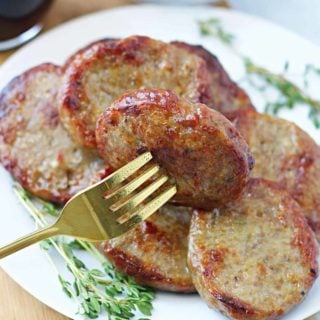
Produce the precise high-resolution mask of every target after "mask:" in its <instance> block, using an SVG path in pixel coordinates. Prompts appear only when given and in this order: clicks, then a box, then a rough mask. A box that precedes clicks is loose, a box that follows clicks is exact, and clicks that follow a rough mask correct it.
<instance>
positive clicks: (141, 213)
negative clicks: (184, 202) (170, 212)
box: [118, 186, 177, 229]
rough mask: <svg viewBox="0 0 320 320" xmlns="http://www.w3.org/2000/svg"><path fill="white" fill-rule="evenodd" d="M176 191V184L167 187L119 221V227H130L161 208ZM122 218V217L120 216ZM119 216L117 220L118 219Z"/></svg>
mask: <svg viewBox="0 0 320 320" xmlns="http://www.w3.org/2000/svg"><path fill="white" fill-rule="evenodd" d="M176 192H177V188H176V186H171V187H169V188H167V189H166V190H165V191H164V192H162V193H161V194H159V195H158V196H157V197H155V198H154V199H152V200H151V201H150V202H149V203H147V204H146V205H144V206H143V207H142V208H141V209H137V210H136V211H135V212H133V216H132V215H131V216H132V217H131V218H129V219H127V220H126V221H121V222H119V221H118V222H119V223H121V228H125V229H130V228H132V227H133V226H134V225H136V224H137V223H139V222H141V221H143V220H145V219H147V218H149V217H150V216H151V215H152V214H153V213H154V212H156V211H157V210H158V209H159V208H161V207H162V206H163V205H164V204H165V203H166V202H167V201H168V200H170V199H171V198H172V197H173V196H174V195H175V194H176ZM121 218H122V217H121ZM121 218H119V219H118V220H120V219H121Z"/></svg>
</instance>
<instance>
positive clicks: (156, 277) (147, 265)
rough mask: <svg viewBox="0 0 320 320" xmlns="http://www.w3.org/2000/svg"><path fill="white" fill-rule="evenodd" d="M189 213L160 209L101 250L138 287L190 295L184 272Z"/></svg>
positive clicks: (186, 274) (188, 210) (170, 208)
mask: <svg viewBox="0 0 320 320" xmlns="http://www.w3.org/2000/svg"><path fill="white" fill-rule="evenodd" d="M191 214H192V210H191V209H188V208H183V207H180V208H179V207H176V206H169V205H167V206H164V207H163V208H162V209H160V211H159V212H157V213H155V214H154V215H152V216H151V217H150V218H149V219H148V220H146V221H144V222H142V223H140V225H138V226H136V227H135V228H134V229H133V230H131V231H129V232H128V233H126V234H125V235H123V236H121V237H118V238H115V239H113V240H111V241H109V242H106V243H103V244H102V245H101V249H102V250H103V252H104V253H105V255H106V256H107V258H108V260H110V261H111V262H112V263H113V264H114V265H115V266H116V267H117V268H118V269H119V270H121V271H123V272H125V273H126V274H128V275H129V276H131V277H133V278H134V279H135V280H136V281H137V282H138V283H140V284H143V285H148V286H151V287H154V288H157V289H161V290H166V291H174V292H185V293H187V292H194V291H195V289H194V286H193V283H192V280H191V275H190V274H189V271H188V268H187V248H188V241H187V238H188V232H189V224H190V218H191Z"/></svg>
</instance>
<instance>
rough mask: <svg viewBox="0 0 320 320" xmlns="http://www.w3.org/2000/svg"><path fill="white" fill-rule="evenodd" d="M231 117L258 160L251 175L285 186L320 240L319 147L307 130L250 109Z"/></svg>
mask: <svg viewBox="0 0 320 320" xmlns="http://www.w3.org/2000/svg"><path fill="white" fill-rule="evenodd" d="M229 118H230V119H231V120H232V121H233V123H234V124H235V126H236V127H237V128H238V130H239V131H240V132H241V134H242V135H243V137H244V138H245V139H246V141H247V143H248V144H249V146H250V149H251V151H252V153H253V155H254V158H255V160H256V165H255V168H254V170H253V171H252V173H251V175H252V176H253V177H261V178H265V179H268V180H272V181H277V182H278V183H280V185H282V186H283V187H285V188H286V189H287V190H288V191H289V193H290V194H291V195H292V196H293V198H294V199H295V200H296V201H297V202H298V203H299V204H300V206H301V208H302V209H303V211H304V212H305V215H306V217H307V219H308V221H309V224H310V226H311V227H312V229H313V230H314V231H315V232H316V235H317V237H318V239H319V240H320V149H319V146H318V145H317V144H316V143H315V142H314V140H313V139H312V138H311V137H310V136H309V135H308V134H307V133H306V132H304V131H303V130H301V129H300V128H299V127H298V126H296V125H295V124H293V123H291V122H289V121H286V120H283V119H279V118H276V117H273V116H270V115H266V114H258V113H255V112H247V111H237V112H235V113H233V114H230V115H229ZM266 159H268V163H267V164H266Z"/></svg>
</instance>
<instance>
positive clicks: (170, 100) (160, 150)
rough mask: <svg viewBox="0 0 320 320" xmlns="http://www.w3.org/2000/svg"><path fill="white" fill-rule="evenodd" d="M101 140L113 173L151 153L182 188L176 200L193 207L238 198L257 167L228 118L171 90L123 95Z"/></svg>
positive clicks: (100, 130)
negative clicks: (249, 176)
mask: <svg viewBox="0 0 320 320" xmlns="http://www.w3.org/2000/svg"><path fill="white" fill-rule="evenodd" d="M96 136H97V143H98V149H99V151H100V154H101V156H102V157H104V159H105V160H106V162H107V163H108V164H109V165H110V166H111V167H112V168H113V169H118V168H120V167H122V166H123V165H125V164H126V163H128V162H129V161H131V160H133V159H134V158H136V157H137V156H138V155H139V154H140V153H141V152H143V151H145V150H149V151H151V152H152V154H153V156H154V158H155V161H156V162H157V163H159V164H160V166H161V167H162V168H163V169H164V170H165V171H166V173H167V174H169V176H170V177H172V178H174V181H175V182H176V184H177V187H178V192H177V194H176V196H175V197H174V200H175V201H176V202H177V203H180V204H182V205H185V206H190V207H197V208H199V207H200V208H212V207H215V206H217V205H224V204H225V203H226V202H228V201H230V200H233V199H235V198H237V197H238V196H239V194H240V193H241V192H242V189H243V187H244V186H245V184H246V182H247V178H248V175H249V171H250V169H251V168H252V166H253V158H252V156H251V152H250V150H249V148H248V146H247V144H246V143H245V141H244V139H243V138H242V137H241V136H240V134H239V133H238V131H237V130H236V129H235V128H234V127H233V126H232V125H231V123H230V122H229V121H228V120H227V119H226V118H225V117H224V116H223V115H221V114H220V113H219V112H217V111H214V110H212V109H209V108H208V107H206V106H205V105H203V104H200V103H198V104H192V103H190V102H189V101H187V100H184V99H179V98H178V97H177V96H176V95H175V94H174V93H173V92H171V91H168V90H162V89H159V90H156V89H154V90H148V89H145V90H137V91H132V92H130V93H127V94H125V95H123V96H122V97H121V98H119V99H118V100H116V101H114V102H113V103H112V105H111V106H110V107H109V108H107V109H106V111H105V112H104V113H103V114H102V115H101V117H100V118H99V119H98V121H97V130H96Z"/></svg>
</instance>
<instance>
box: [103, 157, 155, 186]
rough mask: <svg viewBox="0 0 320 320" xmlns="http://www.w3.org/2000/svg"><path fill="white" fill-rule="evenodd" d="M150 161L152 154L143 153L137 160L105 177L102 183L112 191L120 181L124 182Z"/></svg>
mask: <svg viewBox="0 0 320 320" xmlns="http://www.w3.org/2000/svg"><path fill="white" fill-rule="evenodd" d="M151 159H152V154H151V153H150V152H145V153H143V154H142V155H140V156H139V157H138V158H136V159H134V160H132V161H131V162H129V163H128V164H126V165H125V166H123V167H122V168H120V169H119V170H117V171H115V172H114V173H112V174H111V175H110V176H108V177H106V178H105V179H104V180H103V181H102V182H104V183H105V184H106V185H107V187H108V188H109V189H112V188H114V187H116V186H117V185H119V184H120V183H121V182H122V181H124V180H126V179H127V178H128V177H130V176H131V175H132V174H133V173H135V172H136V171H137V170H139V169H140V168H141V167H143V166H144V165H145V164H146V163H148V162H149V161H150V160H151Z"/></svg>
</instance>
